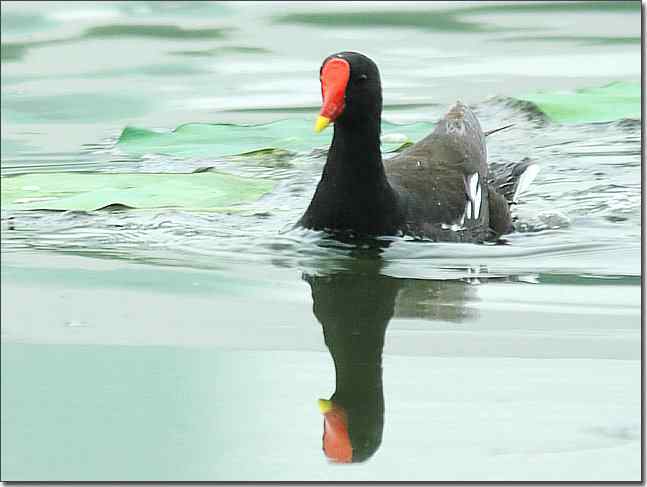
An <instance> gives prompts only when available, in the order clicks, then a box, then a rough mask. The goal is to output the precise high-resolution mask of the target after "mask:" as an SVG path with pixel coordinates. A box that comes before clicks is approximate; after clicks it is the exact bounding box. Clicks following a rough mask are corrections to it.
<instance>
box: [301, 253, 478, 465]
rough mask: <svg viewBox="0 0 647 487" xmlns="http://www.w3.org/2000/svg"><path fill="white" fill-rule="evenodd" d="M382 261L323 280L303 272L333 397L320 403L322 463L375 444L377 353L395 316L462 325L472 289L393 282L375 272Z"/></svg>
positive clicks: (379, 393) (458, 284)
mask: <svg viewBox="0 0 647 487" xmlns="http://www.w3.org/2000/svg"><path fill="white" fill-rule="evenodd" d="M382 262H383V261H382V260H381V259H379V258H377V259H368V260H367V259H357V260H354V261H353V262H352V263H351V264H349V266H348V268H347V269H345V270H343V271H338V272H335V273H328V274H327V275H311V274H304V280H306V281H307V282H308V283H309V284H310V288H311V290H312V300H313V311H314V314H315V316H316V318H317V320H319V322H320V323H321V325H322V327H323V334H324V339H325V342H326V346H327V347H328V349H329V350H330V353H331V355H332V358H333V361H334V364H335V393H334V394H333V395H332V397H331V398H330V399H328V400H326V399H320V400H319V407H320V409H321V412H322V414H323V416H324V433H323V450H324V453H325V455H326V456H327V457H328V459H329V460H331V461H334V462H341V463H350V462H363V461H365V460H367V459H368V458H370V457H371V456H372V455H373V454H374V453H375V452H376V451H377V449H378V448H379V446H380V444H381V442H382V430H383V427H384V394H383V389H382V349H383V347H384V336H385V332H386V327H387V325H388V324H389V321H390V320H391V318H392V317H393V316H394V313H395V314H396V316H400V317H403V318H424V319H432V320H433V319H437V320H443V321H462V320H463V319H465V318H468V317H469V316H470V314H471V313H475V311H474V310H473V309H470V308H466V307H465V306H464V303H465V302H466V301H467V300H469V299H470V296H471V295H472V294H473V293H475V289H474V288H473V287H472V286H470V285H468V284H467V283H466V282H463V281H460V280H458V281H424V280H416V279H396V278H393V277H388V276H384V275H381V274H380V269H381V268H382Z"/></svg>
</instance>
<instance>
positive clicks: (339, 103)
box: [315, 58, 350, 132]
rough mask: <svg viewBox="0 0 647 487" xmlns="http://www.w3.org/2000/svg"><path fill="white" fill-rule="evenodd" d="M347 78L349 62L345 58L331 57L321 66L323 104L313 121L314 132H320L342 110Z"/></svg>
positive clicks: (348, 76) (348, 75)
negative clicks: (314, 121)
mask: <svg viewBox="0 0 647 487" xmlns="http://www.w3.org/2000/svg"><path fill="white" fill-rule="evenodd" d="M349 78H350V64H348V61H346V60H345V59H341V58H332V59H330V60H329V61H327V62H326V64H324V66H323V68H321V95H322V96H323V105H322V106H321V111H320V112H319V117H317V122H316V123H315V132H321V131H322V130H323V129H325V128H326V127H327V126H328V124H330V122H334V121H335V120H336V119H337V117H339V116H340V115H341V114H342V112H343V111H344V98H345V96H346V86H347V85H348V79H349Z"/></svg>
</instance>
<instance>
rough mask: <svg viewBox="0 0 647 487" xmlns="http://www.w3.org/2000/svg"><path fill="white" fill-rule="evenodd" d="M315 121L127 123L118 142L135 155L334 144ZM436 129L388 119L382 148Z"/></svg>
mask: <svg viewBox="0 0 647 487" xmlns="http://www.w3.org/2000/svg"><path fill="white" fill-rule="evenodd" d="M312 125H313V122H312V120H303V119H289V120H281V121H278V122H273V123H268V124H263V125H234V124H206V123H188V124H184V125H180V126H179V127H178V128H176V129H175V130H173V131H171V132H155V131H153V130H148V129H143V128H137V127H126V128H125V129H124V130H123V132H122V134H121V136H120V137H119V140H118V142H117V147H118V148H119V149H120V150H121V151H123V152H125V153H127V154H131V155H143V154H163V155H172V156H185V157H223V156H231V155H243V154H244V155H247V156H250V157H252V156H259V157H260V156H262V157H267V156H268V155H274V156H279V157H284V156H285V154H287V153H289V152H308V153H309V152H311V151H312V150H313V149H315V148H327V147H328V146H329V145H330V139H331V134H332V130H328V131H327V132H326V133H324V134H315V133H314V131H313V130H312ZM432 129H433V124H430V123H425V122H421V123H416V124H411V125H396V124H392V123H389V122H383V124H382V131H383V133H384V134H385V137H384V139H383V143H382V149H383V150H384V151H385V152H389V151H392V150H394V149H396V148H398V147H399V146H400V145H402V143H403V142H404V141H406V140H409V139H414V140H417V139H419V138H422V137H424V136H425V135H426V134H427V133H429V132H430V131H431V130H432ZM402 133H405V134H406V135H403V134H402ZM390 135H391V136H396V137H389V136H390Z"/></svg>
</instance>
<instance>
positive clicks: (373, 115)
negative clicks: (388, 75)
mask: <svg viewBox="0 0 647 487" xmlns="http://www.w3.org/2000/svg"><path fill="white" fill-rule="evenodd" d="M319 78H320V80H321V95H322V98H323V105H322V107H321V112H320V114H319V118H318V119H317V123H316V124H315V131H317V132H320V131H322V130H323V129H324V128H326V126H328V124H329V123H330V122H336V123H338V124H340V125H347V126H352V125H356V126H360V125H364V126H365V125H366V124H370V125H374V124H375V123H376V122H377V124H378V127H379V122H380V117H381V114H382V85H381V83H380V72H379V71H378V69H377V66H376V65H375V63H374V62H373V61H372V60H371V59H369V58H368V57H366V56H364V55H363V54H360V53H358V52H347V51H344V52H339V53H337V54H332V55H330V56H328V57H327V58H326V59H325V60H324V62H323V63H322V65H321V69H320V73H319Z"/></svg>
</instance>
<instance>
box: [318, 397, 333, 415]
mask: <svg viewBox="0 0 647 487" xmlns="http://www.w3.org/2000/svg"><path fill="white" fill-rule="evenodd" d="M317 402H318V404H319V411H321V414H326V413H327V412H328V411H330V410H331V409H332V401H329V400H328V399H319V401H317Z"/></svg>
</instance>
